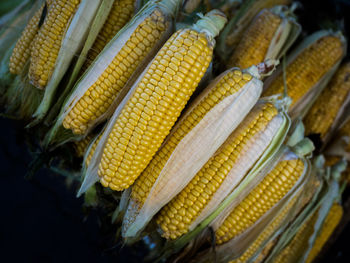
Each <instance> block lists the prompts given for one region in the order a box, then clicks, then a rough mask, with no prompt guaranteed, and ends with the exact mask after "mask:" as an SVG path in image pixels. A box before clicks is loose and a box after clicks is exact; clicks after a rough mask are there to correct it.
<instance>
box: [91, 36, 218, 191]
mask: <svg viewBox="0 0 350 263" xmlns="http://www.w3.org/2000/svg"><path fill="white" fill-rule="evenodd" d="M212 52H213V45H212V42H211V41H210V40H209V39H208V37H207V35H206V33H205V32H203V33H199V32H197V31H195V30H192V29H182V30H179V31H178V32H176V33H175V34H173V36H172V37H170V39H169V40H168V41H167V42H166V43H165V44H164V46H163V47H162V48H161V50H160V51H159V52H158V54H157V55H156V57H155V58H154V60H153V61H152V64H151V65H150V66H149V67H148V68H147V69H146V71H145V72H144V73H145V74H144V76H143V78H142V80H140V81H139V82H138V83H137V86H136V87H135V90H134V93H133V95H132V96H131V97H130V98H129V100H128V101H127V103H126V104H125V106H124V107H123V109H122V111H121V113H120V115H119V116H118V118H117V119H116V121H115V123H114V127H113V129H112V130H111V132H110V134H109V136H108V139H107V142H106V145H105V148H104V150H103V155H102V159H101V163H100V166H99V171H98V174H99V176H100V177H101V183H102V185H104V186H106V187H107V186H108V187H110V188H111V189H113V190H117V191H121V190H123V189H126V188H128V187H129V186H130V185H131V184H132V183H133V182H134V181H135V179H136V178H137V177H138V176H139V175H140V174H141V172H142V171H143V170H144V168H145V167H146V166H147V165H148V163H149V162H150V160H151V159H152V157H153V155H154V154H155V153H156V151H157V150H158V148H159V147H160V145H161V144H162V142H163V140H164V138H165V137H166V136H167V135H168V133H169V131H170V129H171V127H172V126H173V125H174V123H175V121H176V120H177V118H178V116H179V115H180V113H181V111H182V109H183V108H184V106H185V105H186V103H187V101H188V99H189V98H190V96H191V94H192V93H193V91H194V90H195V88H196V87H197V85H198V83H199V81H200V80H201V78H202V77H203V75H204V73H205V71H206V70H207V68H208V66H209V63H210V61H211V59H212Z"/></svg>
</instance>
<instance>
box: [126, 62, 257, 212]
mask: <svg viewBox="0 0 350 263" xmlns="http://www.w3.org/2000/svg"><path fill="white" fill-rule="evenodd" d="M251 78H252V76H251V75H250V74H248V73H243V72H242V71H241V70H239V69H235V70H231V71H229V72H228V73H227V74H226V75H225V76H224V77H223V78H222V79H221V80H220V81H219V82H218V83H217V84H216V85H215V87H213V88H212V89H211V90H210V92H209V93H208V94H207V95H206V96H205V97H204V98H203V99H202V100H201V101H200V102H199V103H198V104H197V105H196V107H194V108H193V109H192V110H191V112H190V113H189V114H187V115H186V116H185V118H184V119H181V124H179V125H177V126H176V127H175V128H174V129H175V130H172V133H171V135H170V137H169V138H168V139H167V140H166V142H165V143H164V145H163V146H162V148H161V149H160V150H159V151H158V152H157V154H156V155H155V156H154V157H153V159H152V161H151V162H150V164H149V165H148V166H147V168H146V169H145V170H144V171H143V172H142V174H141V175H140V177H139V178H138V179H137V180H136V181H135V184H134V185H133V188H132V192H131V198H132V199H133V200H134V201H135V202H137V203H138V204H139V206H142V205H143V203H144V202H145V200H146V198H147V196H148V194H149V192H150V190H151V188H152V186H153V185H154V183H155V181H156V179H157V178H158V176H159V174H160V172H161V171H162V169H163V167H164V165H165V163H166V162H167V160H168V159H169V158H170V155H171V154H172V152H173V151H174V149H175V148H176V146H177V145H178V144H179V142H180V141H181V139H182V138H183V137H185V136H186V134H188V133H189V132H190V131H191V130H192V129H193V128H194V127H195V126H196V125H197V124H198V123H199V121H200V120H201V119H203V117H204V116H205V114H206V113H208V112H209V111H210V110H211V109H212V108H213V107H214V106H215V105H217V104H218V103H219V102H220V101H222V100H223V99H224V98H226V97H228V96H230V95H232V94H234V93H237V92H238V91H239V90H240V89H241V88H242V87H243V86H244V85H245V84H246V83H247V82H248V81H249V80H250V79H251Z"/></svg>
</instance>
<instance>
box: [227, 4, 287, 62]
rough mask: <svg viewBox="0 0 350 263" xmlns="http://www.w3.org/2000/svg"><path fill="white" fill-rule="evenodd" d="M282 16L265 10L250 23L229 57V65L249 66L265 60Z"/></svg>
mask: <svg viewBox="0 0 350 263" xmlns="http://www.w3.org/2000/svg"><path fill="white" fill-rule="evenodd" d="M281 22H282V18H281V17H280V16H279V15H277V14H275V13H273V12H272V11H270V10H268V9H265V10H263V11H262V12H261V13H260V14H259V15H258V16H257V17H256V19H254V20H253V22H252V23H251V24H250V26H249V27H248V29H247V30H246V32H245V34H244V35H243V37H242V39H241V41H240V42H239V44H238V45H237V47H236V48H235V49H234V52H233V54H232V56H231V58H230V59H229V62H228V67H239V68H242V69H245V68H248V67H250V66H252V65H256V64H258V63H261V62H263V61H264V58H265V55H266V53H267V51H268V49H269V47H270V43H271V40H272V38H273V37H274V35H275V33H276V31H277V29H278V27H279V26H280V24H281Z"/></svg>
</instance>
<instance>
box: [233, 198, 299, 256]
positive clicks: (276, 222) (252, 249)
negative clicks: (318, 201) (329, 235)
mask: <svg viewBox="0 0 350 263" xmlns="http://www.w3.org/2000/svg"><path fill="white" fill-rule="evenodd" d="M299 197H300V195H299V194H296V195H295V196H294V197H293V198H292V199H291V200H289V202H288V204H287V205H285V206H284V207H283V209H282V211H281V212H279V214H278V215H277V216H276V217H275V218H274V219H273V221H272V222H271V223H270V224H269V225H268V226H267V227H266V228H265V229H264V231H263V232H262V233H261V234H260V235H259V236H258V237H257V238H256V239H255V241H254V242H253V243H252V244H251V245H250V246H249V247H248V249H247V250H246V251H245V252H244V253H243V254H242V255H241V256H240V257H239V258H237V259H235V260H232V261H231V262H230V263H245V262H247V261H248V260H249V259H250V258H251V257H252V256H253V255H254V254H255V253H256V252H257V251H258V249H260V248H261V245H262V244H263V243H264V242H265V241H266V240H267V239H268V238H269V237H271V235H273V234H274V233H275V232H276V231H277V230H278V229H279V227H280V226H281V223H282V222H283V221H284V220H285V218H286V216H287V215H289V211H290V210H291V208H292V207H293V206H294V205H295V203H296V201H297V200H298V198H299ZM261 254H264V253H263V251H262V252H261Z"/></svg>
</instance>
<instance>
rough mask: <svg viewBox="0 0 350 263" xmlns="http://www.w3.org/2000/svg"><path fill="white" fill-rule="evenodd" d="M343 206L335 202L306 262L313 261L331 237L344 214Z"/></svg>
mask: <svg viewBox="0 0 350 263" xmlns="http://www.w3.org/2000/svg"><path fill="white" fill-rule="evenodd" d="M343 213H344V211H343V207H342V206H341V205H340V204H338V203H334V204H333V205H332V207H331V209H330V211H329V213H328V215H327V217H326V219H325V221H324V223H323V225H322V228H321V232H320V233H319V235H318V236H317V238H316V240H315V243H314V245H313V247H312V249H311V251H310V253H309V255H308V257H307V259H306V263H311V262H312V261H313V260H314V259H315V258H316V256H317V255H318V254H319V253H320V251H321V250H322V247H323V246H324V244H325V243H326V242H327V240H328V239H329V238H330V237H331V235H332V233H333V231H334V230H335V228H336V227H337V226H338V224H339V222H340V220H341V218H342V216H343Z"/></svg>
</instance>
